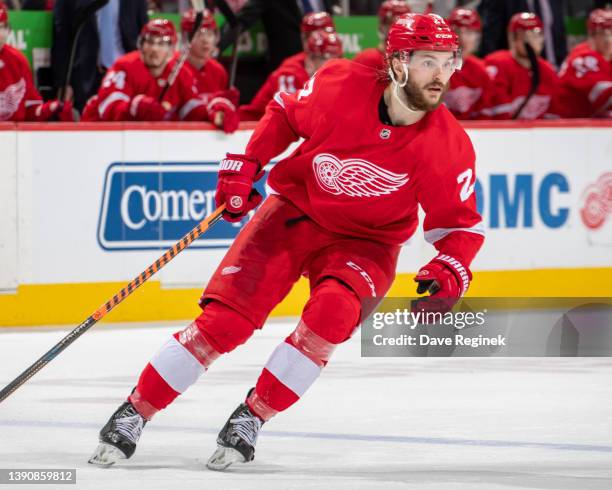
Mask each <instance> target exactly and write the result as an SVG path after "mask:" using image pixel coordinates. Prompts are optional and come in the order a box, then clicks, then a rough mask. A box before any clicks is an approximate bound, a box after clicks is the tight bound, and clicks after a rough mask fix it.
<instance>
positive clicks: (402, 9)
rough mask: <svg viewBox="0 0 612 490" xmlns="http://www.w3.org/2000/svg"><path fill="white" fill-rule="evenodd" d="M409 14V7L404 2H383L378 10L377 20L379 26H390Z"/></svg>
mask: <svg viewBox="0 0 612 490" xmlns="http://www.w3.org/2000/svg"><path fill="white" fill-rule="evenodd" d="M409 13H410V7H409V6H408V3H406V1H405V0H385V1H384V2H383V3H381V4H380V8H379V9H378V20H379V22H380V23H381V24H391V23H393V22H395V20H396V19H397V18H398V17H399V16H400V15H404V14H409Z"/></svg>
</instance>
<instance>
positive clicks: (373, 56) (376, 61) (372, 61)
mask: <svg viewBox="0 0 612 490" xmlns="http://www.w3.org/2000/svg"><path fill="white" fill-rule="evenodd" d="M353 61H355V62H356V63H361V64H362V65H365V66H369V67H371V68H374V69H376V70H381V71H382V70H384V69H385V57H384V55H383V53H382V51H381V50H380V49H377V48H367V49H364V50H363V51H362V52H361V53H358V54H357V56H355V57H354V58H353Z"/></svg>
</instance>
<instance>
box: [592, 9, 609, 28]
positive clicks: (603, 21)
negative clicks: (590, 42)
mask: <svg viewBox="0 0 612 490" xmlns="http://www.w3.org/2000/svg"><path fill="white" fill-rule="evenodd" d="M610 28H612V9H595V10H593V11H592V12H591V14H590V15H589V19H588V20H587V30H588V31H589V32H593V31H595V30H597V29H610Z"/></svg>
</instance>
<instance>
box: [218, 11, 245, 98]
mask: <svg viewBox="0 0 612 490" xmlns="http://www.w3.org/2000/svg"><path fill="white" fill-rule="evenodd" d="M214 3H215V5H216V6H217V8H218V9H219V10H220V11H221V13H222V14H223V17H225V20H226V21H227V23H228V24H229V25H230V26H231V28H232V29H235V30H236V34H235V36H234V46H233V47H232V55H231V58H230V59H231V63H230V76H229V86H230V88H231V87H233V86H234V83H235V82H236V69H237V68H238V42H239V41H240V35H241V34H242V30H241V29H240V23H239V22H238V18H237V17H236V14H235V13H234V11H233V10H232V9H231V8H230V6H229V5H228V4H227V2H226V1H225V0H215V1H214Z"/></svg>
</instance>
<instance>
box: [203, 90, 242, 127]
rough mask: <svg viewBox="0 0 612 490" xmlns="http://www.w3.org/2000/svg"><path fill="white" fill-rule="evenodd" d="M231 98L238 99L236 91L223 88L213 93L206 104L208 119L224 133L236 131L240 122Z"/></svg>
mask: <svg viewBox="0 0 612 490" xmlns="http://www.w3.org/2000/svg"><path fill="white" fill-rule="evenodd" d="M233 100H236V101H237V100H238V91H237V90H236V89H232V90H224V91H222V92H217V93H215V94H214V95H213V97H212V98H211V99H210V102H209V103H208V106H207V109H208V117H209V119H210V120H211V121H212V122H213V123H214V124H215V126H217V127H219V128H221V129H223V131H224V132H226V133H233V132H234V131H236V129H238V123H239V122H240V118H239V117H238V111H237V110H236V103H235V102H233Z"/></svg>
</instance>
